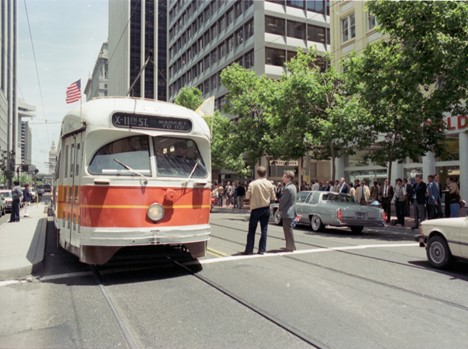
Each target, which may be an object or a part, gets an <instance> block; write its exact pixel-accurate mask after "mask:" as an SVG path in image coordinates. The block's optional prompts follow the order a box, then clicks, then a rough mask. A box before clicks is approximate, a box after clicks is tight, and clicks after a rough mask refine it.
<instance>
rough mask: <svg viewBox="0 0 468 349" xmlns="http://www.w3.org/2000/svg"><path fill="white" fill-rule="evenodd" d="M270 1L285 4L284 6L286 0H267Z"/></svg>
mask: <svg viewBox="0 0 468 349" xmlns="http://www.w3.org/2000/svg"><path fill="white" fill-rule="evenodd" d="M266 1H268V2H274V3H276V4H280V5H283V6H284V0H266Z"/></svg>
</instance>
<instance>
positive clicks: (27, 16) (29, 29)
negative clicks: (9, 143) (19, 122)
mask: <svg viewBox="0 0 468 349" xmlns="http://www.w3.org/2000/svg"><path fill="white" fill-rule="evenodd" d="M23 3H24V9H25V14H26V21H27V23H28V31H29V38H30V40H31V48H32V53H33V58H34V66H35V68H36V77H37V84H38V87H39V94H40V97H41V103H42V113H43V114H44V120H45V125H46V135H47V141H48V143H50V139H49V135H50V133H49V127H48V120H47V113H46V109H45V104H44V97H43V93H42V86H41V79H40V76H39V69H38V67H37V59H36V50H35V49H34V40H33V37H32V31H31V23H30V21H29V13H28V6H27V4H26V0H23ZM37 138H38V139H39V143H41V142H42V135H41V137H37ZM40 147H42V144H40Z"/></svg>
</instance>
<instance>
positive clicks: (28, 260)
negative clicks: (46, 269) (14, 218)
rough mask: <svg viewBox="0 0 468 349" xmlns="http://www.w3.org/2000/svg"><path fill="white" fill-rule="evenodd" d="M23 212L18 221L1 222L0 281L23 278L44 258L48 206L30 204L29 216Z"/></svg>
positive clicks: (36, 267) (39, 264)
mask: <svg viewBox="0 0 468 349" xmlns="http://www.w3.org/2000/svg"><path fill="white" fill-rule="evenodd" d="M9 215H10V214H7V216H8V217H7V218H8V220H9ZM23 215H24V209H21V217H20V221H19V222H14V223H9V222H8V221H7V222H5V223H3V224H1V225H0V281H4V280H12V279H24V278H26V277H28V276H29V275H31V274H33V273H34V272H36V271H37V270H38V269H39V267H40V266H41V264H42V261H43V259H44V250H45V238H46V229H47V206H46V205H45V204H44V203H38V204H36V203H33V204H31V206H30V212H29V217H23Z"/></svg>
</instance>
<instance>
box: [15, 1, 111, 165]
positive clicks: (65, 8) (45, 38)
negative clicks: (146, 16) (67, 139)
mask: <svg viewBox="0 0 468 349" xmlns="http://www.w3.org/2000/svg"><path fill="white" fill-rule="evenodd" d="M26 14H27V15H26ZM28 17H29V25H28V19H27V18H28ZM107 34H108V1H107V0H17V87H18V90H17V96H18V98H21V99H24V100H25V101H26V103H28V104H31V105H33V106H35V107H36V116H35V117H34V118H32V119H31V120H30V122H29V124H30V127H31V130H32V163H33V165H35V166H36V167H37V168H38V169H39V173H43V174H47V173H49V170H48V161H49V159H48V156H49V150H50V147H51V145H52V141H54V142H55V145H57V143H58V141H59V137H60V126H61V125H60V123H61V121H62V119H63V117H64V116H65V114H66V113H67V112H68V111H69V110H71V109H74V108H79V106H80V103H79V102H76V103H72V104H66V103H65V91H66V88H67V87H68V86H69V85H70V84H71V83H72V82H74V81H76V80H78V79H81V91H82V92H83V91H84V88H85V86H86V82H87V81H88V77H90V76H91V74H92V72H93V68H94V64H95V62H96V60H97V57H98V54H99V51H100V49H101V46H102V44H103V42H105V41H107ZM31 37H32V40H31ZM33 47H34V50H33ZM34 52H35V55H34ZM34 56H35V59H34ZM36 67H37V70H36ZM85 100H86V96H85V95H84V94H83V102H84V101H85Z"/></svg>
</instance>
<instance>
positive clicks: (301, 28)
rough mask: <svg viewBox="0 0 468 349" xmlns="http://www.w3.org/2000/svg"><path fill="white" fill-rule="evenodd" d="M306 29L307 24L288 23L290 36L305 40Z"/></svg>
mask: <svg viewBox="0 0 468 349" xmlns="http://www.w3.org/2000/svg"><path fill="white" fill-rule="evenodd" d="M305 28H306V27H305V23H300V22H294V21H288V36H290V37H293V38H297V39H303V40H304V39H305V36H306V29H305Z"/></svg>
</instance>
